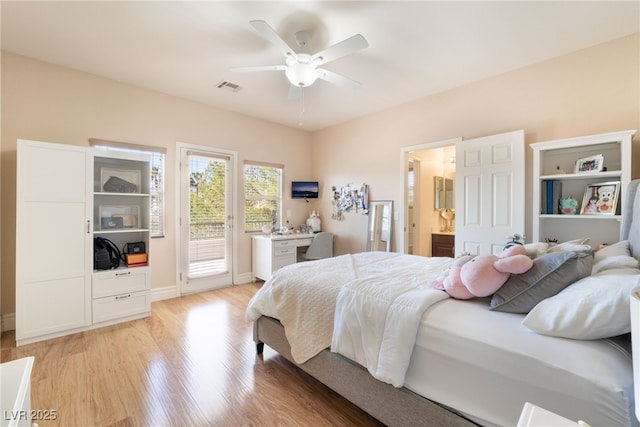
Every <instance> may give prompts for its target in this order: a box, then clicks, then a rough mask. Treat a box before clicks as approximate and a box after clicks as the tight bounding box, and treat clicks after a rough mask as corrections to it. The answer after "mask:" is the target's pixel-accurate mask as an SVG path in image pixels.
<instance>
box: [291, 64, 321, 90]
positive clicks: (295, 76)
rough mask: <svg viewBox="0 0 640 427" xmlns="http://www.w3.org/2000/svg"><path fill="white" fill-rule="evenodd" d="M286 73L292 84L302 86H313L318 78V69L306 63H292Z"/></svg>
mask: <svg viewBox="0 0 640 427" xmlns="http://www.w3.org/2000/svg"><path fill="white" fill-rule="evenodd" d="M284 74H285V75H286V76H287V79H289V82H290V83H291V84H292V85H294V86H300V87H308V86H311V85H312V84H313V83H314V82H315V81H316V79H317V78H318V74H317V72H316V69H315V68H313V67H310V66H309V65H306V64H294V65H290V66H288V67H287V69H286V70H285V72H284Z"/></svg>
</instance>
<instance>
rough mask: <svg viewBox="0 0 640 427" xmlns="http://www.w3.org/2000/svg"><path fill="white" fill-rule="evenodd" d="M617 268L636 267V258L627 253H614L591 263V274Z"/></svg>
mask: <svg viewBox="0 0 640 427" xmlns="http://www.w3.org/2000/svg"><path fill="white" fill-rule="evenodd" d="M618 268H638V260H637V259H635V258H634V257H632V256H627V255H615V256H610V257H607V258H603V259H601V260H600V261H598V262H596V263H594V264H593V267H592V268H591V274H592V275H593V274H596V273H600V272H602V271H605V270H615V269H618Z"/></svg>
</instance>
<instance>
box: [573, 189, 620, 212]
mask: <svg viewBox="0 0 640 427" xmlns="http://www.w3.org/2000/svg"><path fill="white" fill-rule="evenodd" d="M619 194H620V181H612V182H599V183H597V184H589V185H587V188H586V189H585V190H584V197H583V199H582V209H581V210H580V214H582V215H615V214H616V207H617V206H618V195H619Z"/></svg>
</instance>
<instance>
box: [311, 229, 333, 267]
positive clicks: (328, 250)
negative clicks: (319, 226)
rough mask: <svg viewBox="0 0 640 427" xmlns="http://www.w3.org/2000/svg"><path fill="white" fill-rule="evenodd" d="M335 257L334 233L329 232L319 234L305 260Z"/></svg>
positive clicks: (315, 237) (312, 242) (314, 238)
mask: <svg viewBox="0 0 640 427" xmlns="http://www.w3.org/2000/svg"><path fill="white" fill-rule="evenodd" d="M332 256H333V233H330V232H328V231H324V232H320V233H317V234H316V235H315V236H314V237H313V240H312V241H311V244H310V245H309V248H308V249H307V252H305V254H304V259H305V260H307V261H310V260H314V259H322V258H331V257H332Z"/></svg>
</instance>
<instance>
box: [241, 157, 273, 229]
mask: <svg viewBox="0 0 640 427" xmlns="http://www.w3.org/2000/svg"><path fill="white" fill-rule="evenodd" d="M244 194H245V202H244V213H245V224H244V228H245V231H261V230H262V227H263V226H265V225H271V226H276V225H277V224H278V222H279V220H280V218H281V215H280V209H281V199H282V168H279V167H272V166H263V165H254V164H245V165H244Z"/></svg>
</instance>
